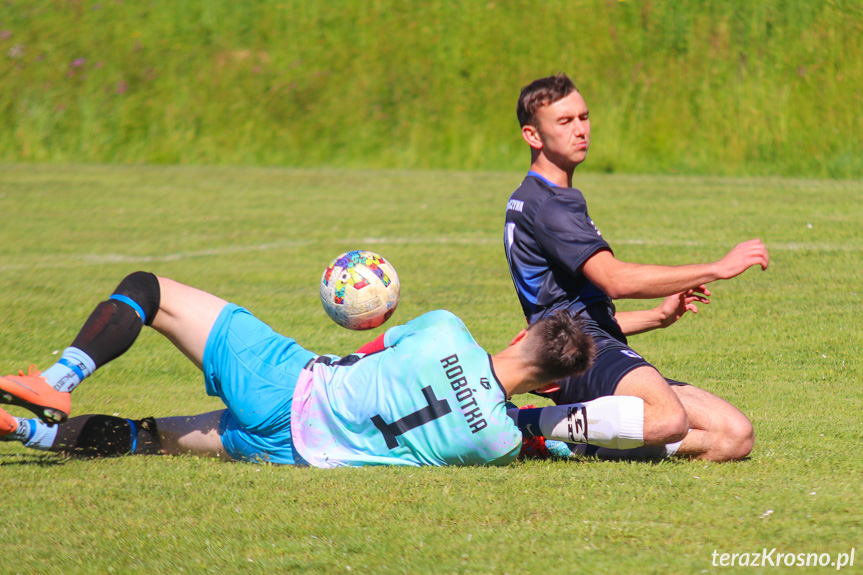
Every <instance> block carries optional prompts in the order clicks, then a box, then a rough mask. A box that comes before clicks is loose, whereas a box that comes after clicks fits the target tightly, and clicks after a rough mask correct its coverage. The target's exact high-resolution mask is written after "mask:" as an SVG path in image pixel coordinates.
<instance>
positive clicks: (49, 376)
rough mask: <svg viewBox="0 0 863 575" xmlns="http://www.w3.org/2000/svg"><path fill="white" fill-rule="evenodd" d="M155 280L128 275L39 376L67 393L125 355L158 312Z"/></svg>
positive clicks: (147, 276) (158, 295)
mask: <svg viewBox="0 0 863 575" xmlns="http://www.w3.org/2000/svg"><path fill="white" fill-rule="evenodd" d="M159 299H160V290H159V280H158V279H157V278H156V276H154V275H153V274H151V273H146V272H135V273H133V274H130V275H128V276H127V277H126V278H125V279H123V281H122V282H120V285H119V286H117V289H116V290H115V291H114V293H113V294H112V295H111V297H110V298H109V299H108V300H107V301H103V302H102V303H100V304H99V305H97V306H96V309H95V310H93V313H91V314H90V317H89V318H87V321H86V322H85V323H84V326H83V327H82V328H81V331H80V332H78V336H77V337H76V338H75V340H74V341H73V342H72V345H71V346H70V347H68V348H66V349H65V350H64V351H63V355H62V357H61V358H60V361H58V362H57V363H56V364H54V365H53V366H51V367H50V368H48V369H47V370H45V372H43V373H42V376H43V377H44V378H45V379H46V380H47V381H48V383H49V384H51V385H52V386H54V388H55V389H57V390H58V391H64V392H70V391H72V390H73V389H75V387H77V386H78V384H79V383H81V381H83V380H84V378H86V377H88V376H89V375H91V374H92V373H93V372H94V371H95V370H96V369H98V368H100V367H102V366H103V365H105V364H106V363H108V362H109V361H112V360H114V359H116V358H118V357H119V356H121V355H122V354H123V353H125V352H126V351H127V350H128V349H129V348H130V347H131V346H132V344H133V343H135V340H136V339H137V338H138V334H140V333H141V328H142V327H143V326H144V325H150V324H151V323H152V321H153V317H154V316H155V315H156V312H157V311H158V310H159Z"/></svg>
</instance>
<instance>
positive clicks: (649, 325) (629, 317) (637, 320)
mask: <svg viewBox="0 0 863 575" xmlns="http://www.w3.org/2000/svg"><path fill="white" fill-rule="evenodd" d="M614 319H616V320H617V323H618V325H620V330H621V331H622V332H623V335H626V336H630V335H638V334H640V333H644V332H646V331H651V330H654V329H659V328H661V327H663V323H662V320H663V317H662V315H661V314H660V313H659V312H658V311H657V310H656V309H645V310H638V311H620V312H617V313H616V314H614Z"/></svg>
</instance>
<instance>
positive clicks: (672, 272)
mask: <svg viewBox="0 0 863 575" xmlns="http://www.w3.org/2000/svg"><path fill="white" fill-rule="evenodd" d="M769 263H770V258H769V255H768V253H767V247H766V246H765V245H764V244H763V243H762V242H761V240H758V239H755V240H749V241H747V242H743V243H741V244H738V245H736V246H735V247H734V248H733V249H732V250H731V251H729V252H728V253H727V254H726V255H725V257H723V258H722V259H720V260H718V261H716V262H713V263H709V264H690V265H682V266H660V265H646V264H635V263H629V262H624V261H621V260H618V259H617V258H615V257H614V255H613V254H612V253H611V252H610V251H607V250H601V251H598V252H596V253H595V254H594V255H592V256H591V257H590V258H589V259H588V260H587V261H586V262H585V263H584V265H583V266H582V271H583V272H584V275H586V276H587V277H588V279H590V281H592V282H593V283H594V284H596V285H597V286H599V287H600V288H601V289H602V291H604V292H605V293H606V294H608V295H609V296H610V297H611V298H612V299H650V298H658V297H666V296H670V295H673V294H677V293H680V292H685V291H687V290H690V289H693V288H695V287H697V286H700V285H706V284H708V283H710V282H714V281H716V280H723V279H731V278H733V277H736V276H738V275H740V274H742V273H743V272H744V271H746V270H747V269H749V268H750V267H752V266H760V267H761V269H762V270H766V269H767V266H768V265H769Z"/></svg>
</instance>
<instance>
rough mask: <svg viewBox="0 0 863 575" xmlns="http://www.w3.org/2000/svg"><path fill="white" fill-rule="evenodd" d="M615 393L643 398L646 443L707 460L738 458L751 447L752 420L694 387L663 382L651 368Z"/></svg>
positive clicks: (636, 372) (629, 376)
mask: <svg viewBox="0 0 863 575" xmlns="http://www.w3.org/2000/svg"><path fill="white" fill-rule="evenodd" d="M615 395H634V396H636V397H641V398H642V399H643V400H644V443H645V445H663V444H665V445H673V453H674V454H675V455H677V456H681V457H692V458H695V459H706V460H710V461H729V460H734V459H742V458H744V457H746V456H747V455H749V452H750V451H751V450H752V442H753V431H752V424H751V422H750V421H749V419H748V418H747V417H746V416H745V415H743V413H741V412H740V410H738V409H737V408H736V407H734V406H733V405H731V404H730V403H728V402H727V401H725V400H723V399H721V398H719V397H717V396H715V395H713V394H711V393H709V392H707V391H704V390H702V389H699V388H697V387H695V386H692V385H680V386H678V385H675V386H671V385H668V382H666V381H665V378H664V377H662V375H661V374H660V373H659V372H658V371H656V370H655V369H654V368H652V367H649V366H645V367H640V368H638V369H635V370H633V371H632V372H630V373H629V374H627V376H626V377H624V378H623V380H621V382H620V384H618V386H617V390H616V391H615ZM681 412H682V413H681ZM681 440H682V441H681ZM678 442H679V444H677V443H678Z"/></svg>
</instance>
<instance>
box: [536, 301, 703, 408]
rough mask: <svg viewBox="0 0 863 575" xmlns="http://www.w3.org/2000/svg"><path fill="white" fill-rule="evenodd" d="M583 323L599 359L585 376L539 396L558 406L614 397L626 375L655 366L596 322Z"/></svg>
mask: <svg viewBox="0 0 863 575" xmlns="http://www.w3.org/2000/svg"><path fill="white" fill-rule="evenodd" d="M582 321H583V324H582V325H583V328H584V331H585V332H586V333H588V334H589V335H590V336H591V337H592V338H593V342H594V344H595V345H596V357H595V359H594V361H593V365H592V366H591V368H590V369H589V370H587V371H586V372H585V373H583V374H581V375H579V376H576V377H568V378H566V379H564V380H562V381H561V382H560V389H559V390H558V391H555V392H552V393H543V394H537V395H542V397H547V398H549V399H551V400H552V401H554V403H556V404H557V405H564V404H568V403H584V402H585V401H590V400H591V399H596V398H597V397H605V396H608V395H614V391H615V390H616V389H617V384H619V383H620V380H621V379H623V377H624V376H625V375H626V374H627V373H629V372H630V371H632V370H633V369H635V368H637V367H642V366H645V365H649V366H650V367H653V365H651V364H650V363H649V362H648V361H647V360H645V359H644V358H643V357H641V355H639V354H638V353H637V352H636V351H635V350H633V349H632V348H631V347H629V346H628V345H626V344H625V343H623V342H622V341H620V340H618V339H616V338H615V337H613V336H612V335H611V334H609V333H608V332H607V331H605V330H603V329H602V328H601V327H599V325H597V323H596V322H594V321H592V320H590V319H588V318H582ZM654 369H655V368H654ZM665 380H666V381H667V382H668V384H669V385H688V384H686V383H684V382H681V381H675V380H673V379H668V378H665Z"/></svg>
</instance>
